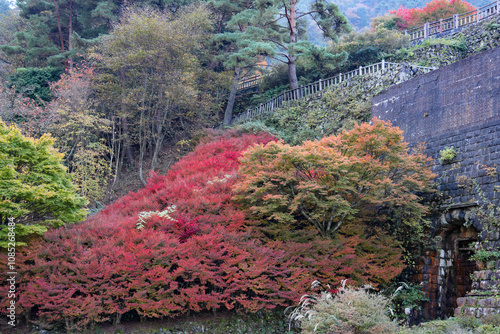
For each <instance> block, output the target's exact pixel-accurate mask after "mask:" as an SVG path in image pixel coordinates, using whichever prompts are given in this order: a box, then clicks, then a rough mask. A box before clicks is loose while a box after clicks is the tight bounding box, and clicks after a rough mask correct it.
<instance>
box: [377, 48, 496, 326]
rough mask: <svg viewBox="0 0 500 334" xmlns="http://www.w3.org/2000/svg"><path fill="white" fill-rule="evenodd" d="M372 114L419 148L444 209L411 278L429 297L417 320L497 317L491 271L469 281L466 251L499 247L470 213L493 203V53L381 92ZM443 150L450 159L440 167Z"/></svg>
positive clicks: (490, 231)
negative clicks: (474, 246) (449, 151)
mask: <svg viewBox="0 0 500 334" xmlns="http://www.w3.org/2000/svg"><path fill="white" fill-rule="evenodd" d="M372 116H376V117H378V118H380V119H383V120H390V121H391V122H392V124H393V125H396V126H398V127H399V128H401V130H403V135H404V137H405V140H406V141H408V142H409V143H410V145H411V146H416V145H417V144H419V143H422V142H425V143H426V147H427V151H426V153H427V154H428V155H429V156H431V157H432V159H433V165H432V168H433V171H434V172H435V173H436V174H437V175H438V180H437V181H438V189H439V190H440V191H441V193H442V194H443V195H444V200H445V201H447V203H449V204H451V205H449V206H448V209H446V210H445V211H443V212H442V213H441V215H440V216H438V217H436V218H437V219H434V221H433V232H432V235H433V236H434V237H438V240H441V241H438V242H436V245H434V250H430V251H429V250H428V251H427V252H425V253H424V254H423V255H422V258H421V261H420V263H417V270H418V272H419V274H418V275H417V277H416V278H417V279H418V280H419V281H420V282H421V285H422V287H423V290H424V292H425V293H426V296H427V297H428V298H429V299H430V302H429V303H427V304H426V306H425V307H424V309H423V312H422V315H423V317H424V318H427V319H429V318H435V317H445V316H450V315H453V313H455V314H469V315H475V316H484V315H485V314H488V313H494V312H500V309H499V308H498V307H497V304H498V300H494V299H492V298H491V296H492V295H491V291H493V290H494V291H497V290H499V289H500V287H499V284H498V282H499V281H497V277H496V276H497V272H496V271H478V272H476V276H475V277H474V279H473V280H472V281H471V280H470V279H469V278H468V277H469V276H470V274H471V273H472V272H473V271H474V270H477V269H475V268H474V265H475V264H474V263H471V262H470V260H469V258H470V255H471V251H470V250H468V248H467V247H468V246H467V245H468V244H469V243H471V242H476V241H479V242H481V243H482V244H483V246H484V247H486V248H487V249H499V248H500V240H499V233H498V232H499V231H498V229H494V228H491V226H490V227H489V228H485V222H484V221H482V220H481V219H477V217H475V216H474V213H473V212H474V211H473V208H477V207H479V206H482V205H484V204H485V203H493V204H494V205H496V206H497V207H498V206H499V205H500V177H499V173H500V47H496V48H494V49H491V50H489V51H485V52H482V53H480V54H477V55H474V56H471V57H469V58H467V59H463V60H461V61H459V62H457V63H454V64H451V65H448V66H445V67H443V68H441V69H439V70H436V71H433V72H431V73H428V74H424V75H421V76H418V77H416V78H414V79H411V80H409V81H406V82H404V83H402V84H399V85H396V86H393V87H391V88H389V89H387V90H386V91H384V92H382V93H381V94H379V95H377V96H375V97H374V98H373V101H372ZM446 147H453V148H454V149H455V150H456V151H457V153H458V154H457V156H456V157H455V159H454V160H453V161H452V162H451V163H447V164H441V163H439V158H440V151H441V150H443V149H445V148H446ZM486 248H485V249H486ZM436 250H437V251H436ZM437 260H439V264H438V263H437ZM499 264H500V263H497V267H496V268H499V269H500V266H499ZM436 269H439V270H436ZM470 289H473V291H475V292H476V293H479V294H480V295H478V296H476V295H470V294H467V291H468V290H470ZM466 294H467V295H466ZM461 298H467V299H461ZM457 305H458V307H457ZM456 307H457V308H456ZM455 308H456V309H455ZM453 311H455V312H453Z"/></svg>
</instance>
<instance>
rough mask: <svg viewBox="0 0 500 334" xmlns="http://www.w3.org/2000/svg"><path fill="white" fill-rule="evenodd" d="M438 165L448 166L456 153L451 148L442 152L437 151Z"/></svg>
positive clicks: (446, 148)
mask: <svg viewBox="0 0 500 334" xmlns="http://www.w3.org/2000/svg"><path fill="white" fill-rule="evenodd" d="M439 156H440V157H439V163H440V164H441V165H444V164H449V163H450V162H452V161H453V159H455V157H456V156H457V151H456V150H455V148H453V146H451V147H448V146H447V147H445V148H444V149H443V150H441V151H439Z"/></svg>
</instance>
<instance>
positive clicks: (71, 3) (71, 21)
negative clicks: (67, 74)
mask: <svg viewBox="0 0 500 334" xmlns="http://www.w3.org/2000/svg"><path fill="white" fill-rule="evenodd" d="M71 35H73V1H70V3H69V32H68V50H69V51H71V49H72V43H71ZM68 61H69V69H70V70H72V69H73V57H71V56H69V60H68Z"/></svg>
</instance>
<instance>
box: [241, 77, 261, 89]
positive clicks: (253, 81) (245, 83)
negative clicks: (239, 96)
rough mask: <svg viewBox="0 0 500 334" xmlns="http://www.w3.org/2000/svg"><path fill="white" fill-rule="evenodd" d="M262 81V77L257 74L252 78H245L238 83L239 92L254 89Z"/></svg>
mask: <svg viewBox="0 0 500 334" xmlns="http://www.w3.org/2000/svg"><path fill="white" fill-rule="evenodd" d="M261 81H262V75H261V74H256V75H252V76H250V77H247V78H244V79H243V80H241V81H240V82H238V90H244V89H248V88H252V87H255V86H258V85H259V84H260V83H261Z"/></svg>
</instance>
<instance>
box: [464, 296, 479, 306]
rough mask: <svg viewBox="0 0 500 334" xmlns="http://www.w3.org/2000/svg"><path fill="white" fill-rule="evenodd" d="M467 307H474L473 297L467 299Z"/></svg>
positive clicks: (474, 299) (475, 302)
mask: <svg viewBox="0 0 500 334" xmlns="http://www.w3.org/2000/svg"><path fill="white" fill-rule="evenodd" d="M465 303H466V304H467V306H476V304H477V298H474V297H467V300H466V302H465Z"/></svg>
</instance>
